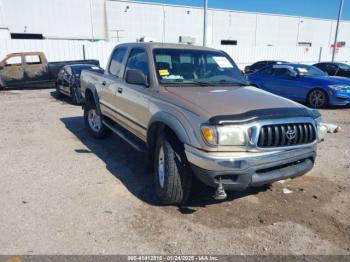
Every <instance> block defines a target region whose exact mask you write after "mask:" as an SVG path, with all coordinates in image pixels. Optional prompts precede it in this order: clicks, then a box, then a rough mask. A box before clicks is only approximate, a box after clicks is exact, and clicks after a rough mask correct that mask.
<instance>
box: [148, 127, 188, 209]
mask: <svg viewBox="0 0 350 262" xmlns="http://www.w3.org/2000/svg"><path fill="white" fill-rule="evenodd" d="M154 166H155V175H154V184H155V190H156V195H157V197H158V199H159V200H160V202H161V203H162V204H164V205H180V204H184V203H185V202H186V201H187V199H188V197H189V195H190V191H191V182H192V172H191V169H190V167H189V163H188V161H187V159H186V155H185V152H184V149H183V144H181V142H180V141H178V139H176V138H174V137H173V136H172V137H170V136H169V135H167V134H160V136H159V137H158V141H157V145H156V150H155V165H154Z"/></svg>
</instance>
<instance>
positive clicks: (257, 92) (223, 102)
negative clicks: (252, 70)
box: [166, 86, 305, 117]
mask: <svg viewBox="0 0 350 262" xmlns="http://www.w3.org/2000/svg"><path fill="white" fill-rule="evenodd" d="M166 89H167V91H168V92H169V93H171V94H173V95H175V96H177V97H179V98H181V100H186V101H187V104H192V106H191V107H194V108H197V109H200V111H202V112H206V113H207V115H208V116H209V117H213V116H220V115H239V114H243V113H246V112H249V111H256V110H266V109H278V108H281V109H282V108H283V109H286V108H305V107H304V106H302V105H300V104H298V103H296V102H293V101H291V100H289V99H286V98H283V97H280V96H277V95H274V94H271V93H268V92H266V91H263V90H261V89H258V88H256V87H252V86H246V87H232V86H215V87H206V86H205V87H202V86H197V87H166ZM276 111H278V110H276Z"/></svg>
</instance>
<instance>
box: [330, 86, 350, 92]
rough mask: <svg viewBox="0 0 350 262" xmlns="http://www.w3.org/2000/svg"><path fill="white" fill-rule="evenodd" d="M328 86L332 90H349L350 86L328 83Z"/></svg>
mask: <svg viewBox="0 0 350 262" xmlns="http://www.w3.org/2000/svg"><path fill="white" fill-rule="evenodd" d="M329 87H330V88H331V89H333V90H336V91H349V90H350V86H347V85H330V86H329Z"/></svg>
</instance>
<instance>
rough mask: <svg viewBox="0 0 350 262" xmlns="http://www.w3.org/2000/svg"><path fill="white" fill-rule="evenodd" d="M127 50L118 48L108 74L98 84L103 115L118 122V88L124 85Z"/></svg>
mask: <svg viewBox="0 0 350 262" xmlns="http://www.w3.org/2000/svg"><path fill="white" fill-rule="evenodd" d="M126 52H127V49H126V48H125V47H118V48H116V49H115V50H114V51H113V54H112V56H111V60H110V62H109V65H108V69H107V72H106V74H104V75H103V77H101V78H99V79H100V82H97V83H96V85H98V88H100V90H101V91H100V105H101V110H102V113H103V114H104V115H106V116H108V117H110V118H111V119H113V120H115V121H118V108H119V103H118V97H117V92H118V88H121V86H122V85H123V73H124V61H125V59H126Z"/></svg>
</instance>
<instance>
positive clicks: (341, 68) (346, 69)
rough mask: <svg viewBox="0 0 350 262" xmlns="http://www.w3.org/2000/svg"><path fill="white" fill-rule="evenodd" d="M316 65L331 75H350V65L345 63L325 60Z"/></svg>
mask: <svg viewBox="0 0 350 262" xmlns="http://www.w3.org/2000/svg"><path fill="white" fill-rule="evenodd" d="M314 66H316V67H317V68H319V69H321V70H322V71H323V72H326V73H327V74H328V75H330V76H343V77H350V65H347V64H344V63H331V62H329V63H326V62H323V63H318V64H315V65H314Z"/></svg>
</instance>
